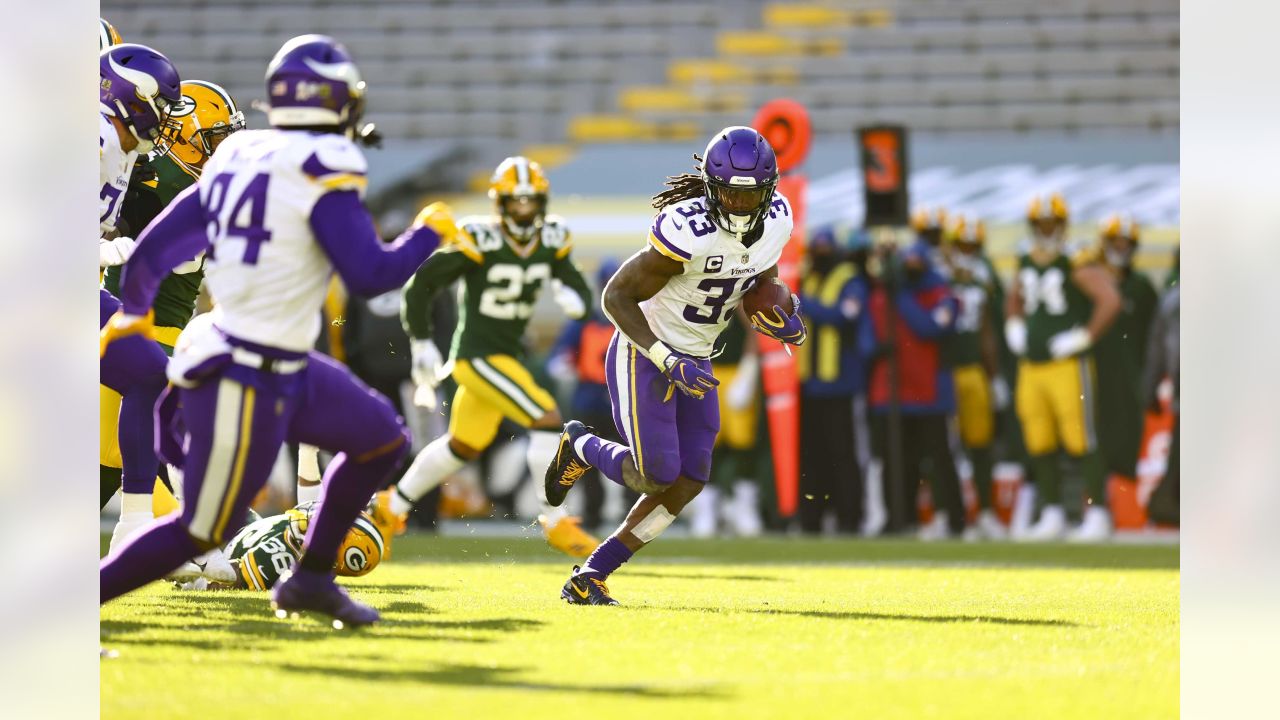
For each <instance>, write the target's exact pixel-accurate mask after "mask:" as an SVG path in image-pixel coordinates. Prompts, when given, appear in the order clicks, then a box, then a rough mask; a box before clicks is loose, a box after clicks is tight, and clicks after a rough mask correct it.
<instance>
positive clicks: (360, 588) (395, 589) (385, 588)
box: [345, 583, 444, 595]
mask: <svg viewBox="0 0 1280 720" xmlns="http://www.w3.org/2000/svg"><path fill="white" fill-rule="evenodd" d="M345 587H346V588H347V589H348V590H349V591H351V592H353V593H369V594H370V595H390V594H393V593H396V594H398V593H405V592H418V591H424V592H438V591H440V590H444V588H442V587H440V586H439V585H417V584H414V583H378V584H377V585H364V584H355V583H353V584H350V585H345Z"/></svg>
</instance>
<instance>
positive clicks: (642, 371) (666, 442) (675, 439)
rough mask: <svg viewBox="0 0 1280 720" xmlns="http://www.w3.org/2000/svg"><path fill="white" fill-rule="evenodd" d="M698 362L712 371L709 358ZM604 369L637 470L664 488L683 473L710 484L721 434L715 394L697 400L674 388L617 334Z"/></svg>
mask: <svg viewBox="0 0 1280 720" xmlns="http://www.w3.org/2000/svg"><path fill="white" fill-rule="evenodd" d="M698 364H699V365H700V366H701V367H702V368H703V369H705V370H706V371H707V372H710V371H711V361H710V360H698ZM605 369H606V373H607V378H606V379H607V381H608V385H609V399H610V401H611V402H612V404H613V424H614V425H615V426H616V427H617V428H618V432H619V433H621V434H622V436H623V437H624V438H626V439H627V443H628V445H630V447H631V455H632V459H633V460H634V461H635V464H636V468H637V469H638V470H640V472H641V473H642V474H644V475H645V477H647V478H649V479H650V480H653V481H656V482H659V483H663V484H670V483H673V482H675V481H676V478H677V477H679V476H680V475H684V476H685V477H687V478H689V479H691V480H696V481H698V482H706V481H707V478H708V477H709V476H710V474H711V449H712V447H713V446H714V445H715V441H716V433H718V432H720V406H719V402H718V401H717V399H716V398H717V395H716V392H717V391H715V390H712V391H711V392H708V393H707V394H706V396H705V397H703V398H702V399H701V400H699V399H696V398H691V397H689V396H687V395H685V394H684V393H682V392H680V391H679V390H674V389H673V388H671V381H670V380H669V379H668V378H667V376H666V375H664V374H663V373H662V371H660V370H659V369H658V367H657V366H656V365H654V364H653V362H652V361H650V360H649V358H648V357H647V356H645V355H644V354H643V353H641V352H639V351H638V350H636V349H635V347H633V346H632V345H631V344H630V343H629V342H627V341H626V340H625V339H623V338H622V336H621V335H620V334H618V333H614V335H613V340H612V341H611V342H610V343H609V351H608V353H607V354H606V356H605ZM669 392H670V396H669V397H668V393H669Z"/></svg>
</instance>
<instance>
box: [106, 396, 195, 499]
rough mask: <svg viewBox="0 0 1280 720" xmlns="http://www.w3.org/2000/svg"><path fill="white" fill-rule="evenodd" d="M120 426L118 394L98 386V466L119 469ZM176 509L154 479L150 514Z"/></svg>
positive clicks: (171, 497)
mask: <svg viewBox="0 0 1280 720" xmlns="http://www.w3.org/2000/svg"><path fill="white" fill-rule="evenodd" d="M119 425H120V393H118V392H116V391H115V390H112V389H111V388H109V387H107V386H106V385H99V386H98V464H99V465H105V466H107V467H112V468H119V467H120V465H121V463H120V437H119V436H118V435H117V434H116V433H117V428H118V426H119ZM177 509H178V499H177V498H175V497H174V496H173V494H172V493H170V492H169V488H167V487H165V486H164V483H163V482H161V481H160V478H156V483H155V488H154V489H153V490H152V492H151V512H152V514H154V515H155V516H156V517H161V516H164V515H168V514H169V513H171V512H173V511H174V510H177Z"/></svg>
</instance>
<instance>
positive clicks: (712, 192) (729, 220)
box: [707, 180, 774, 233]
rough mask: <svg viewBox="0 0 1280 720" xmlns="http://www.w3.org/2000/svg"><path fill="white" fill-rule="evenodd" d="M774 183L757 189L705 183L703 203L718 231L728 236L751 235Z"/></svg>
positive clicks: (764, 208) (709, 181)
mask: <svg viewBox="0 0 1280 720" xmlns="http://www.w3.org/2000/svg"><path fill="white" fill-rule="evenodd" d="M773 188H774V183H768V184H766V185H762V186H759V187H748V186H744V185H730V184H726V183H720V182H716V181H713V180H708V181H707V199H708V201H709V204H710V205H711V207H712V215H713V216H714V217H716V219H717V220H719V221H720V223H719V224H720V227H722V228H724V229H725V230H728V231H729V232H731V233H748V232H751V230H753V229H754V228H755V226H756V224H757V223H759V222H760V220H761V219H762V218H763V217H764V213H765V211H766V210H768V208H769V201H770V199H771V198H772V197H773Z"/></svg>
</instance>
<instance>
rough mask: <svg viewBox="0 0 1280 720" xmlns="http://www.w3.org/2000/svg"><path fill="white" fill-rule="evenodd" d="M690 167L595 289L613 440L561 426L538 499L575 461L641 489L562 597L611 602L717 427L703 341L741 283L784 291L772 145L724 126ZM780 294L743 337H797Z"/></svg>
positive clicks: (680, 499)
mask: <svg viewBox="0 0 1280 720" xmlns="http://www.w3.org/2000/svg"><path fill="white" fill-rule="evenodd" d="M695 158H696V156H695ZM699 170H700V173H699V174H689V173H686V174H684V175H680V176H677V177H673V178H671V180H670V181H669V182H668V183H667V184H668V185H669V186H670V189H669V190H666V191H664V192H662V193H660V194H658V195H657V196H656V197H655V198H654V207H656V208H658V209H659V213H658V216H657V217H656V218H655V219H654V221H653V226H652V228H651V230H650V232H649V245H648V247H646V248H645V249H644V250H641V251H640V252H638V253H636V254H635V255H632V256H631V258H630V259H628V260H627V261H626V263H624V264H623V266H622V268H621V269H620V270H619V271H618V273H617V275H615V276H614V277H613V279H612V280H611V281H610V282H609V285H608V286H607V287H606V288H605V291H604V309H605V311H606V313H607V314H608V316H609V319H610V320H611V321H612V322H613V324H614V326H615V327H617V329H618V332H617V333H616V334H615V335H614V336H613V342H612V343H611V344H610V346H609V353H608V358H607V366H608V383H609V397H610V400H611V402H612V404H613V422H614V424H615V425H616V426H617V428H618V432H619V433H621V435H622V436H623V437H625V438H626V439H627V445H621V444H618V443H614V442H609V441H607V440H604V439H602V438H601V437H599V436H597V435H595V434H594V433H593V432H592V431H591V429H590V428H588V427H586V426H584V425H583V424H582V423H580V422H578V421H576V420H572V421H570V422H569V423H567V424H566V425H565V428H564V432H563V433H562V434H561V435H560V446H559V450H558V451H557V453H556V458H555V461H554V462H552V463H551V465H550V467H548V468H547V472H546V478H545V481H544V482H545V490H546V495H547V500H548V501H549V502H550V503H551V504H552V505H559V504H561V503H562V502H564V499H565V495H566V494H567V493H568V492H569V489H570V488H572V487H573V485H574V483H575V482H576V481H577V479H578V478H580V477H582V475H583V473H584V472H585V471H586V468H587V467H589V466H590V467H596V468H599V469H600V471H601V472H602V473H603V474H604V475H605V476H606V477H608V478H609V479H610V480H612V481H614V482H616V483H619V484H622V485H625V486H627V487H629V488H631V489H633V490H635V491H637V492H641V493H644V497H642V498H640V500H639V501H638V502H637V503H636V504H635V506H634V507H632V508H631V512H630V513H629V514H628V515H627V518H626V519H625V520H624V521H623V523H622V525H621V526H620V527H619V528H618V529H617V531H616V532H614V534H613V535H612V536H611V537H610V538H609V539H607V540H605V541H604V543H602V544H601V545H600V547H598V548H596V551H595V552H594V553H592V554H591V557H589V558H587V564H586V565H585V566H583V567H581V568H578V567H575V568H574V572H573V575H572V576H570V578H569V580H568V582H566V583H565V585H564V588H563V589H562V590H561V593H560V594H561V596H562V597H563V598H564V599H565V600H567V601H569V602H570V603H575V604H584V605H616V604H617V601H616V600H614V599H613V598H612V597H611V596H610V595H609V589H608V587H607V586H606V585H605V580H606V579H607V578H608V577H609V575H610V573H612V572H613V571H615V570H617V569H618V567H619V566H620V565H622V563H624V562H626V561H627V560H629V559H630V558H631V556H632V554H633V553H635V552H636V551H638V550H639V549H640V548H642V547H644V546H645V545H646V544H648V543H649V542H652V541H653V540H654V539H655V538H657V537H658V535H660V534H661V533H662V531H663V530H665V529H666V528H667V526H668V525H670V524H671V522H672V520H674V519H675V517H676V515H679V514H680V511H681V510H683V509H684V507H685V505H687V504H688V503H689V501H690V500H692V499H693V498H694V497H696V496H697V495H698V493H699V492H700V491H701V490H702V488H703V486H704V485H705V484H706V482H707V479H708V477H709V475H710V472H711V449H712V446H713V445H714V444H715V439H716V434H717V433H718V432H719V430H720V413H719V406H718V403H717V391H716V386H717V385H718V384H719V381H718V380H716V378H715V377H714V376H713V375H712V372H711V360H710V358H709V356H710V354H711V349H712V344H713V343H714V342H715V339H716V337H717V336H718V335H720V333H721V331H723V330H724V327H725V325H726V324H727V323H729V322H730V319H731V317H732V316H733V313H734V311H735V310H736V309H737V307H738V304H739V303H740V302H741V301H742V299H743V296H744V294H746V293H747V292H748V290H749V289H750V288H752V287H753V286H755V285H757V284H759V285H762V286H765V287H763V288H762V290H767V291H768V292H773V293H780V294H782V295H786V294H787V293H786V291H785V288H782V289H781V290H780V288H779V286H778V285H775V283H776V278H777V273H778V269H777V262H778V258H779V257H781V255H782V249H783V247H784V246H786V244H787V241H788V240H789V239H790V238H791V227H792V217H791V206H790V204H789V203H788V202H787V199H786V198H785V197H783V196H782V195H781V194H779V193H777V192H775V190H774V187H775V186H776V185H777V182H778V165H777V160H776V159H775V158H774V154H773V148H771V147H770V146H769V143H768V141H766V140H765V139H764V137H763V136H761V135H760V133H758V132H756V131H755V130H752V129H751V128H748V127H729V128H725V129H724V130H722V131H720V132H719V133H716V135H715V137H713V138H712V139H711V142H710V143H709V144H708V145H707V149H706V155H705V160H702V166H701V167H700V168H699ZM766 284H768V285H766ZM780 299H781V298H779V300H780ZM790 300H791V304H792V305H793V309H792V312H791V313H790V314H788V313H787V312H786V311H785V310H783V308H781V307H777V306H776V305H777V304H778V303H775V307H774V308H773V311H772V312H765V311H759V312H755V313H754V314H752V315H751V322H752V325H753V326H754V327H755V329H756V331H757V332H760V333H762V334H764V335H767V336H769V337H772V338H775V339H777V340H780V341H782V342H785V343H791V344H794V345H799V344H800V343H802V342H804V339H805V327H804V322H803V321H801V319H800V315H799V309H800V308H799V307H798V306H799V303H798V302H797V301H796V299H795V297H794V296H791V297H790ZM770 316H772V317H770ZM677 391H678V392H677Z"/></svg>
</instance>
